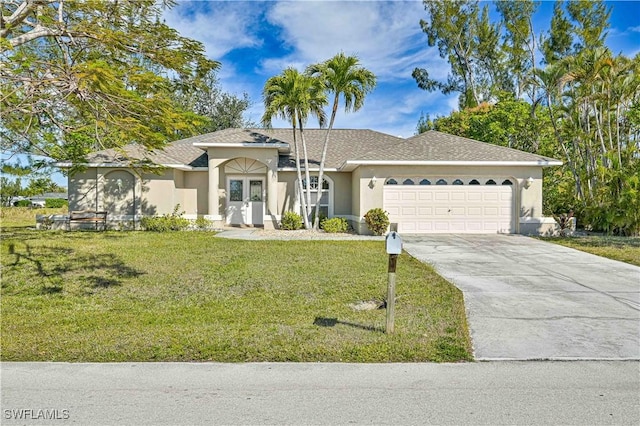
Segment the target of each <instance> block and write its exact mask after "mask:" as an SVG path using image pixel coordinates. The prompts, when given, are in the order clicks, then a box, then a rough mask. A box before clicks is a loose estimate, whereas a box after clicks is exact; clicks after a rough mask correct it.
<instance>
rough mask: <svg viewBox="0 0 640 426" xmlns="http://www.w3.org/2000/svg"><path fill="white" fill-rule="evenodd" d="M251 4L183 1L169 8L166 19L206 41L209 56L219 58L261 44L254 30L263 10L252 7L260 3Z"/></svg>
mask: <svg viewBox="0 0 640 426" xmlns="http://www.w3.org/2000/svg"><path fill="white" fill-rule="evenodd" d="M247 4H248V3H247ZM251 4H252V7H246V4H245V7H242V4H239V3H233V2H219V1H217V2H182V3H179V5H178V7H175V8H173V9H170V10H168V11H167V12H166V13H165V14H164V18H165V20H166V22H167V25H169V26H170V27H172V28H175V29H176V30H178V31H179V32H180V34H181V35H183V36H185V37H189V38H192V39H195V40H198V41H200V42H201V43H203V44H204V46H205V48H206V52H207V55H208V56H209V57H210V58H212V59H215V60H220V58H222V57H223V56H224V55H225V54H226V53H228V52H230V51H232V50H234V49H238V48H243V47H259V46H260V45H261V44H262V40H260V39H259V38H258V37H256V36H255V33H254V32H252V29H254V30H255V28H257V24H258V23H259V19H260V15H261V13H262V10H261V8H260V7H253V6H254V5H255V6H257V5H258V3H251Z"/></svg>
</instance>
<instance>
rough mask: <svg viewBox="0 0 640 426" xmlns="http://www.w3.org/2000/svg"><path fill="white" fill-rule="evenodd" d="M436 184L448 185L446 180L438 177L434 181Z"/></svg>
mask: <svg viewBox="0 0 640 426" xmlns="http://www.w3.org/2000/svg"><path fill="white" fill-rule="evenodd" d="M436 185H448V184H447V181H446V180H444V179H438V181H437V182H436Z"/></svg>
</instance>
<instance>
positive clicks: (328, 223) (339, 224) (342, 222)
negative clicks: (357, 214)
mask: <svg viewBox="0 0 640 426" xmlns="http://www.w3.org/2000/svg"><path fill="white" fill-rule="evenodd" d="M320 226H321V227H322V229H324V232H327V233H329V234H335V233H342V232H348V231H349V222H348V221H347V219H345V218H344V217H332V218H331V219H325V220H323V221H322V222H321V223H320Z"/></svg>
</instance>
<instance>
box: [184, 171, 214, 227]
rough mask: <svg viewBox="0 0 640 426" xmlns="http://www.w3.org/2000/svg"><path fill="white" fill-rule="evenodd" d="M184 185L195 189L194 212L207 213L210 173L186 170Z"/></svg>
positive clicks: (199, 214)
mask: <svg viewBox="0 0 640 426" xmlns="http://www.w3.org/2000/svg"><path fill="white" fill-rule="evenodd" d="M184 187H185V188H189V189H191V190H193V191H195V196H196V205H195V211H194V212H193V213H195V214H198V216H202V215H205V214H207V203H208V200H209V198H208V192H209V174H208V173H207V172H206V171H202V172H184Z"/></svg>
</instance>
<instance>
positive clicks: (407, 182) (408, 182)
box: [402, 179, 415, 185]
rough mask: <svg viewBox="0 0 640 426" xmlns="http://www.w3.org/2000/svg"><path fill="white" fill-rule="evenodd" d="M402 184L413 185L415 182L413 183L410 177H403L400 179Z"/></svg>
mask: <svg viewBox="0 0 640 426" xmlns="http://www.w3.org/2000/svg"><path fill="white" fill-rule="evenodd" d="M402 184H403V185H415V183H413V180H412V179H405V180H403V181H402Z"/></svg>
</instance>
